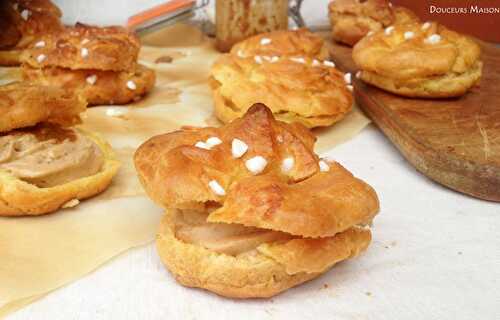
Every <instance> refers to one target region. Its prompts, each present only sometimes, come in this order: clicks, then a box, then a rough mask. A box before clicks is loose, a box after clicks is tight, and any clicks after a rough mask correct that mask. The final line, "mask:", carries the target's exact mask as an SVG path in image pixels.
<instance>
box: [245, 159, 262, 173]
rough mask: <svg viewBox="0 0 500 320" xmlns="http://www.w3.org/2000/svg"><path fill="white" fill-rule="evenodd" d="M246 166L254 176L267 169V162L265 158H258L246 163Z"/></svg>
mask: <svg viewBox="0 0 500 320" xmlns="http://www.w3.org/2000/svg"><path fill="white" fill-rule="evenodd" d="M245 166H246V167H247V169H248V171H250V172H251V173H252V174H259V173H261V172H262V171H264V169H265V168H266V166H267V160H266V159H264V157H261V156H256V157H253V158H251V159H248V160H247V161H245Z"/></svg>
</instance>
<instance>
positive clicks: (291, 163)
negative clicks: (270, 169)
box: [281, 157, 295, 172]
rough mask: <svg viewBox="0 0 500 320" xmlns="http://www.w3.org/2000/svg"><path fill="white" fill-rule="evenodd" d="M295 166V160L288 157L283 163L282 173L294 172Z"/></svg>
mask: <svg viewBox="0 0 500 320" xmlns="http://www.w3.org/2000/svg"><path fill="white" fill-rule="evenodd" d="M294 165H295V159H294V158H293V157H287V158H285V159H283V162H282V163H281V171H283V172H288V171H290V170H292V168H293V166H294Z"/></svg>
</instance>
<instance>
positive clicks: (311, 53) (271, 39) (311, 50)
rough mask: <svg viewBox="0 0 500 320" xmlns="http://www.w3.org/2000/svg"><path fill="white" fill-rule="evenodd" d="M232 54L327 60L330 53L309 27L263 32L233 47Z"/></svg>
mask: <svg viewBox="0 0 500 320" xmlns="http://www.w3.org/2000/svg"><path fill="white" fill-rule="evenodd" d="M231 54H233V55H238V56H243V57H249V56H269V57H272V56H278V57H279V56H300V57H309V58H316V59H320V60H326V59H328V58H329V56H330V54H329V52H328V48H327V47H326V45H325V42H324V40H323V39H322V38H321V37H320V36H318V35H316V34H314V33H312V32H311V31H309V30H307V29H305V28H304V29H298V30H286V31H273V32H268V33H261V34H259V35H256V36H253V37H251V38H248V39H246V40H243V41H241V42H238V43H237V44H235V45H234V46H233V48H232V49H231Z"/></svg>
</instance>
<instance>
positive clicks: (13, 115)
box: [0, 82, 87, 132]
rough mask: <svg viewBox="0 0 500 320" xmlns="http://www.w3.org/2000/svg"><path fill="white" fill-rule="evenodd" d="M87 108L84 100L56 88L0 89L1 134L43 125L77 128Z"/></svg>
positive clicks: (19, 86) (15, 85) (20, 86)
mask: <svg viewBox="0 0 500 320" xmlns="http://www.w3.org/2000/svg"><path fill="white" fill-rule="evenodd" d="M86 106H87V103H86V101H85V99H83V97H81V96H79V95H74V94H73V93H69V92H67V91H65V90H63V89H61V88H59V87H55V86H41V85H37V84H32V83H28V82H14V83H10V84H7V85H4V86H0V132H7V131H10V130H13V129H17V128H24V127H29V126H33V125H35V124H37V123H40V122H47V123H54V124H60V125H64V126H68V125H73V124H76V123H78V122H79V121H80V113H81V112H83V111H85V109H86Z"/></svg>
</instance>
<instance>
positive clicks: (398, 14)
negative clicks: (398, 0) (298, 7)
mask: <svg viewBox="0 0 500 320" xmlns="http://www.w3.org/2000/svg"><path fill="white" fill-rule="evenodd" d="M328 11H329V17H330V24H331V26H332V36H333V39H334V40H335V41H338V42H342V43H345V44H347V45H349V46H353V45H355V44H356V43H357V42H358V41H359V40H361V39H362V38H363V37H364V36H366V35H367V34H371V33H373V32H377V31H379V30H382V29H384V28H386V27H389V26H391V25H398V24H405V23H413V22H419V18H418V17H417V16H416V15H415V14H414V13H413V12H412V11H410V10H408V9H406V8H404V7H393V5H392V3H391V2H389V1H388V0H366V1H360V0H336V1H332V2H330V5H329V6H328Z"/></svg>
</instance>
